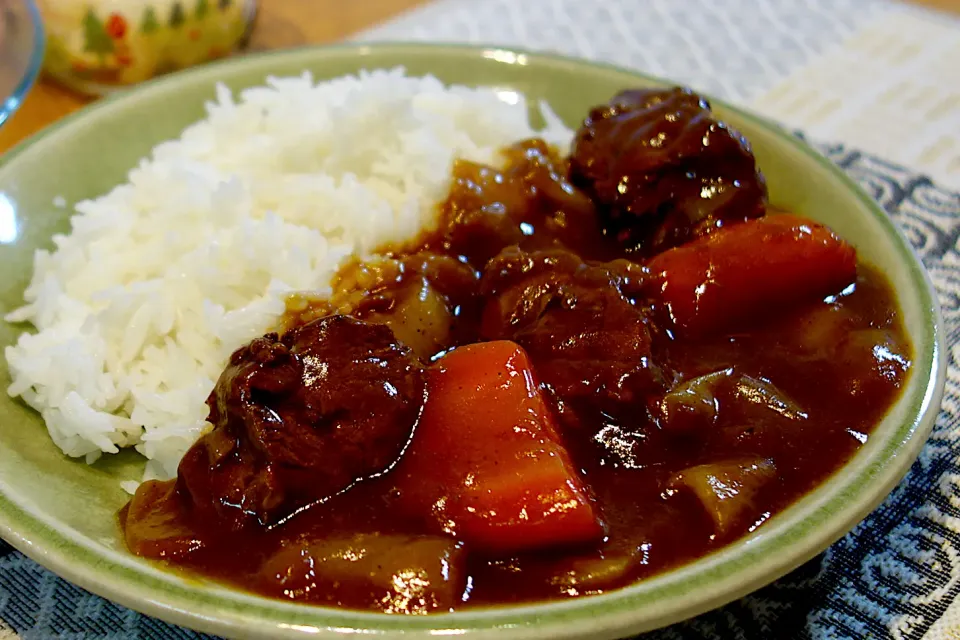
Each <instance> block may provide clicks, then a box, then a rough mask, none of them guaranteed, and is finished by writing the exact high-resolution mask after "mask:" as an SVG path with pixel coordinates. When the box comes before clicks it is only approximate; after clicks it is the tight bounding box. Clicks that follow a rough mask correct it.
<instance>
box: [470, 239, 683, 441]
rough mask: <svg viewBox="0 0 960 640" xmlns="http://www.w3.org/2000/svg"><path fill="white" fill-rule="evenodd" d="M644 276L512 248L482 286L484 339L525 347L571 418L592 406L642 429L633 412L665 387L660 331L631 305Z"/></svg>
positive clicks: (614, 265)
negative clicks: (658, 351)
mask: <svg viewBox="0 0 960 640" xmlns="http://www.w3.org/2000/svg"><path fill="white" fill-rule="evenodd" d="M645 276H646V272H645V270H644V269H643V268H642V267H640V266H638V265H636V264H633V263H630V262H627V261H625V260H619V261H615V262H610V263H586V262H583V261H582V260H580V258H579V257H578V256H576V255H575V254H572V253H570V252H567V251H560V250H554V251H540V252H533V253H527V252H523V251H520V250H518V249H516V248H508V249H506V250H504V251H503V252H502V253H501V254H500V255H498V256H497V257H495V258H494V259H493V260H491V261H490V264H488V266H487V269H486V272H485V273H484V276H483V280H482V281H481V288H482V290H483V294H484V295H485V296H488V300H489V301H488V303H487V306H486V308H485V309H484V317H483V324H482V327H481V334H482V335H483V337H484V338H486V339H508V340H513V341H515V342H517V343H519V344H520V345H521V346H522V347H523V348H524V349H526V351H527V353H529V354H530V357H531V359H532V360H533V363H534V366H535V367H536V369H537V372H538V374H539V375H540V377H541V378H542V380H543V382H544V383H545V384H546V385H547V386H548V387H549V388H550V389H551V390H552V391H553V393H554V394H555V396H556V397H557V399H558V400H559V401H560V403H561V412H562V413H565V414H566V417H569V416H570V415H571V414H570V413H569V411H567V410H568V409H571V408H573V409H577V408H587V409H588V410H590V411H592V412H593V413H594V414H596V411H597V410H599V411H601V412H603V413H604V414H606V415H609V416H625V417H627V419H628V420H629V421H630V422H633V423H636V422H641V423H642V422H644V421H645V420H643V419H642V418H641V417H640V416H638V415H637V412H636V406H637V405H638V404H639V405H641V406H642V405H643V404H644V403H645V401H646V399H647V398H648V397H651V396H652V395H653V394H659V393H662V391H663V389H664V388H665V384H666V383H665V380H664V375H663V372H662V370H661V368H660V367H659V366H658V365H657V364H656V362H655V358H654V356H653V334H652V332H654V331H656V328H655V327H654V326H653V323H652V322H651V321H650V319H649V317H648V314H647V312H646V310H645V309H644V308H643V307H642V306H640V305H637V304H634V303H633V302H632V301H631V299H630V298H631V295H632V294H633V293H634V292H635V291H637V290H638V289H639V288H640V286H641V284H642V281H643V280H644V278H645ZM575 413H576V411H574V414H575Z"/></svg>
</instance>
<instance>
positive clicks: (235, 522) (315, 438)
mask: <svg viewBox="0 0 960 640" xmlns="http://www.w3.org/2000/svg"><path fill="white" fill-rule="evenodd" d="M423 399H424V380H423V369H422V366H421V364H420V362H419V361H418V360H417V359H416V357H415V356H414V355H413V353H412V352H411V351H410V349H409V348H407V347H406V346H404V345H402V344H400V343H399V342H398V341H397V340H396V338H395V337H394V335H393V332H392V331H391V330H390V329H389V328H388V327H387V326H385V325H382V324H372V323H366V322H363V321H360V320H356V319H353V318H350V317H347V316H329V317H326V318H322V319H320V320H315V321H313V322H310V323H308V324H305V325H303V326H300V327H298V328H296V329H294V330H292V331H289V332H287V333H286V334H285V335H284V336H283V338H278V336H277V334H267V335H266V336H264V337H263V338H257V339H256V340H254V341H253V342H251V343H250V344H248V345H247V346H245V347H242V348H240V349H238V350H237V351H236V352H235V353H234V354H233V355H232V356H231V358H230V364H229V365H228V366H227V368H226V369H225V370H224V372H223V374H222V375H221V376H220V379H219V381H218V382H217V385H216V388H215V389H214V391H213V393H211V394H210V398H209V399H208V400H207V404H208V405H209V407H210V416H209V421H210V422H211V423H213V425H214V430H213V431H212V432H211V433H209V434H207V435H205V436H204V437H203V438H202V439H201V440H200V441H199V442H198V443H197V444H196V445H195V446H193V447H192V448H191V449H190V450H189V451H188V452H187V454H186V455H185V456H184V458H183V460H182V461H181V463H180V470H179V477H178V480H177V482H178V484H179V487H178V489H179V490H180V492H181V495H184V496H187V497H188V499H189V502H190V503H191V504H192V507H193V509H194V510H196V511H198V512H201V513H200V514H199V515H201V516H202V517H207V518H212V519H214V520H215V521H218V522H221V523H223V524H224V525H225V526H228V527H230V528H232V529H240V528H243V527H244V526H246V525H247V524H248V523H250V522H251V521H254V520H255V521H257V522H259V523H260V524H262V525H267V524H271V523H273V522H276V521H277V520H279V519H282V518H283V517H285V516H287V515H289V514H291V513H293V512H294V511H295V510H296V509H297V508H299V507H301V506H303V505H306V504H310V503H313V502H317V501H319V500H323V499H325V498H328V497H330V496H332V495H334V494H336V493H337V492H339V491H342V490H343V489H345V488H347V487H349V486H350V485H352V484H353V483H354V482H356V481H358V480H362V479H365V478H368V477H370V476H373V475H376V474H378V473H381V472H383V471H385V470H386V469H388V468H389V467H390V466H391V465H392V464H393V463H394V462H396V460H397V459H398V458H399V457H400V455H401V454H402V452H403V450H404V448H405V447H406V445H407V443H408V442H409V440H410V438H411V436H412V434H413V430H414V426H415V424H416V422H417V419H418V417H419V414H420V409H421V406H422V404H423Z"/></svg>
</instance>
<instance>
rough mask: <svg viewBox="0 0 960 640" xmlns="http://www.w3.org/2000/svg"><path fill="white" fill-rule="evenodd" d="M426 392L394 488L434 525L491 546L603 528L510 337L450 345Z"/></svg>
mask: <svg viewBox="0 0 960 640" xmlns="http://www.w3.org/2000/svg"><path fill="white" fill-rule="evenodd" d="M427 394H428V397H427V402H426V404H425V406H424V409H423V415H422V416H421V419H420V424H419V426H418V427H417V431H416V434H415V436H414V439H413V443H412V445H411V449H410V451H408V453H407V455H406V456H405V457H404V459H403V462H402V463H401V465H402V466H401V468H400V469H398V472H399V473H398V475H399V476H400V478H401V480H400V485H399V488H400V490H401V495H403V496H404V498H405V499H407V500H411V501H412V505H413V506H414V509H415V510H416V511H417V512H420V513H429V514H430V519H431V520H432V521H433V522H434V524H435V526H436V528H437V530H438V531H439V532H443V533H445V534H447V535H451V536H453V537H455V538H458V539H460V540H463V541H464V542H466V543H467V544H468V545H472V546H473V547H474V548H476V549H481V550H484V551H487V552H492V553H499V554H509V553H514V552H518V551H524V550H531V549H538V548H543V547H551V546H556V545H566V544H575V543H581V542H589V541H592V540H597V539H599V538H601V537H602V536H603V534H604V527H603V525H602V524H601V522H600V520H599V518H598V517H597V513H596V511H595V508H594V505H593V502H592V500H591V498H590V497H589V496H588V493H587V491H586V489H585V488H584V485H583V482H582V481H581V479H580V477H579V476H578V475H577V473H576V470H575V469H574V466H573V464H572V462H571V460H570V456H569V454H568V453H567V451H566V450H565V449H564V447H563V445H562V444H561V442H560V438H559V436H558V434H557V430H556V426H555V424H554V417H553V414H552V412H551V410H550V408H549V407H548V405H547V404H546V402H545V400H544V398H543V395H542V394H541V392H540V389H539V387H538V385H537V382H536V380H535V377H534V373H533V368H532V366H531V363H530V360H529V358H528V357H527V354H526V352H524V350H523V349H522V348H521V347H520V346H519V345H517V344H516V343H513V342H509V341H496V342H486V343H480V344H472V345H468V346H465V347H460V348H458V349H456V350H454V351H452V352H450V353H449V354H447V355H446V356H444V357H443V358H441V359H440V360H439V362H438V363H437V365H436V366H435V367H434V368H433V369H432V370H431V372H430V374H429V377H428V382H427Z"/></svg>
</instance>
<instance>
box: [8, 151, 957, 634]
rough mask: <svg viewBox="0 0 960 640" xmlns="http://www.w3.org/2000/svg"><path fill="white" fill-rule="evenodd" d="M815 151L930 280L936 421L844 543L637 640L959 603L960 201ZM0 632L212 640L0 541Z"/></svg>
mask: <svg viewBox="0 0 960 640" xmlns="http://www.w3.org/2000/svg"><path fill="white" fill-rule="evenodd" d="M816 146H818V147H819V148H820V149H821V151H823V152H824V153H825V154H826V155H827V156H828V157H829V158H831V159H832V160H833V161H834V162H836V163H837V164H838V165H840V166H841V167H842V168H843V169H844V170H846V171H847V172H848V173H849V174H850V175H851V176H852V177H853V178H854V179H855V180H857V181H858V182H859V183H860V184H861V185H862V186H863V187H864V188H865V189H866V190H867V191H868V192H869V193H870V194H871V195H873V197H874V198H876V200H877V201H878V202H880V204H881V205H882V206H883V208H884V209H885V210H886V211H887V212H888V213H889V214H890V215H891V217H892V218H893V220H894V221H895V222H896V223H897V225H898V226H899V227H900V229H902V230H903V231H904V233H905V234H906V235H907V237H908V238H909V239H910V241H911V242H912V243H913V245H914V246H915V247H916V249H917V252H918V253H919V255H920V257H921V258H922V259H923V261H924V264H925V265H926V266H927V269H928V270H929V272H930V275H931V278H932V280H933V283H934V286H935V287H936V290H937V293H938V295H939V297H940V301H941V304H942V305H943V312H944V318H945V322H946V328H945V335H946V336H947V341H948V349H947V356H948V358H949V365H950V368H949V372H948V379H947V391H946V396H945V398H944V402H943V410H942V411H941V414H940V416H939V418H938V420H937V424H936V427H935V429H934V433H933V436H932V437H931V438H930V441H929V442H928V443H927V445H926V447H925V448H924V450H923V452H922V453H921V455H920V458H919V459H918V460H917V462H916V463H915V464H914V465H913V467H912V469H911V470H910V473H909V475H908V476H907V477H906V479H905V480H904V481H903V482H902V483H900V485H899V486H898V487H897V488H896V489H895V490H894V491H893V493H892V494H891V495H890V497H889V498H888V499H887V500H886V502H884V504H883V505H882V506H881V507H880V508H879V509H877V510H876V511H875V512H873V513H872V514H871V515H870V516H869V517H868V518H867V519H866V520H864V521H863V522H862V523H861V524H860V525H858V526H857V527H856V529H854V530H853V531H852V532H851V533H850V534H849V535H847V536H846V537H845V538H843V539H842V540H841V541H839V542H837V543H836V544H835V545H833V546H832V547H830V549H828V550H827V551H826V552H825V553H823V554H821V555H820V556H818V557H817V558H816V559H814V560H813V561H811V562H809V563H807V564H806V565H804V566H803V567H801V568H800V569H798V570H797V571H794V572H793V573H791V574H789V575H788V576H786V577H784V578H782V579H781V580H778V581H777V582H775V583H773V584H772V585H770V586H768V587H765V588H763V589H761V590H759V591H757V592H755V593H753V594H751V595H749V596H747V597H745V598H743V599H741V600H738V601H736V602H734V603H732V604H729V605H727V606H725V607H722V608H720V609H717V610H715V611H712V612H710V613H707V614H705V615H702V616H700V617H698V618H695V619H693V620H690V621H687V622H684V623H680V624H677V625H674V626H672V627H668V628H666V629H662V630H660V631H656V632H653V633H650V634H646V635H645V636H643V638H644V640H705V639H710V640H714V639H727V638H736V639H740V640H768V639H770V638H796V639H798V640H826V639H830V640H834V639H836V640H847V639H850V640H855V639H856V640H859V639H863V638H878V639H887V638H890V639H896V640H919V639H920V638H923V637H924V636H925V635H926V634H927V632H928V631H929V630H930V628H931V627H932V626H933V625H934V624H936V623H937V622H938V621H939V620H940V619H941V618H942V617H943V616H944V613H945V612H946V611H947V609H948V607H950V605H951V603H953V601H954V599H956V597H957V594H958V593H960V464H958V460H957V455H956V453H955V451H954V448H955V447H957V445H958V444H960V416H958V414H960V327H958V324H957V318H958V312H960V248H958V240H960V192H955V191H949V190H947V189H944V188H941V187H939V186H937V185H936V184H935V183H934V182H933V181H931V180H930V179H929V178H927V177H925V176H923V175H919V174H916V173H913V172H911V171H909V170H908V169H906V168H904V167H900V166H897V165H895V164H891V163H889V162H886V161H884V160H882V159H880V158H876V157H874V156H871V155H869V154H865V153H862V152H859V151H857V150H856V149H849V148H846V147H844V146H842V145H822V144H819V145H816ZM0 621H3V622H5V623H6V624H7V625H8V626H9V627H11V629H12V631H14V632H16V633H17V634H19V636H20V637H21V638H23V639H24V640H41V639H47V638H71V639H74V640H95V639H96V640H120V639H123V640H127V639H157V640H161V639H163V640H165V639H168V638H171V639H177V640H180V639H184V640H186V639H190V640H193V639H195V638H210V637H211V636H206V635H202V634H197V633H194V632H192V631H188V630H185V629H181V628H179V627H175V626H172V625H169V624H167V623H164V622H161V621H159V620H155V619H153V618H149V617H146V616H142V615H140V614H138V613H135V612H133V611H130V610H128V609H125V608H123V607H121V606H119V605H116V604H114V603H112V602H108V601H106V600H103V599H102V598H99V597H97V596H95V595H92V594H90V593H88V592H86V591H84V590H83V589H80V588H78V587H76V586H74V585H72V584H70V583H68V582H66V581H64V580H61V579H60V578H58V577H57V576H55V575H54V574H52V573H50V572H49V571H47V570H45V569H43V568H42V567H40V566H39V565H37V564H36V563H34V562H32V561H31V560H29V559H27V558H26V557H24V556H23V555H22V554H20V553H19V552H17V551H15V550H13V549H12V548H11V547H10V546H9V545H7V544H6V543H4V542H2V541H0ZM958 622H960V621H958ZM957 628H958V629H960V624H958V625H957ZM3 633H4V630H3V629H2V627H0V638H3ZM953 637H955V638H960V632H958V633H957V635H955V636H953Z"/></svg>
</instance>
